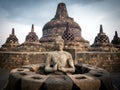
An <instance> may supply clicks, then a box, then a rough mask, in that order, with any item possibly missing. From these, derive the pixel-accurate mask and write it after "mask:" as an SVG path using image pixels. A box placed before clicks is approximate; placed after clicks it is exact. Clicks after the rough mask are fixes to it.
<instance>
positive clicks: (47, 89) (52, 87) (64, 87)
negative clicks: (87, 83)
mask: <svg viewBox="0 0 120 90" xmlns="http://www.w3.org/2000/svg"><path fill="white" fill-rule="evenodd" d="M72 87H73V82H72V80H71V79H70V78H69V77H68V76H66V75H51V76H50V77H49V78H48V79H47V80H46V81H45V84H44V90H72Z"/></svg>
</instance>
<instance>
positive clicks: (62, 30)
mask: <svg viewBox="0 0 120 90" xmlns="http://www.w3.org/2000/svg"><path fill="white" fill-rule="evenodd" d="M60 37H61V38H62V39H63V40H64V49H75V50H77V51H88V50H90V51H116V50H118V49H120V38H119V37H118V34H117V31H116V32H115V36H114V38H113V40H112V42H111V43H110V41H109V37H108V36H107V35H106V34H105V33H104V32H103V27H102V25H100V32H99V33H98V35H97V36H96V37H95V41H94V43H93V44H92V45H91V46H90V45H89V41H87V40H85V39H84V38H83V37H82V35H81V28H80V26H79V25H78V24H77V23H76V22H75V21H74V19H73V18H71V17H69V15H68V13H67V9H66V5H65V4H64V3H60V4H58V7H57V11H56V14H55V17H54V18H53V19H52V20H51V21H49V22H48V23H47V24H45V26H44V27H43V36H42V37H41V38H40V40H39V39H38V36H37V35H36V33H35V32H34V25H32V28H31V32H30V33H29V34H28V35H27V36H26V39H25V42H24V43H22V44H21V45H20V44H19V43H18V39H17V37H16V35H15V31H14V29H12V34H10V36H9V37H8V38H7V40H6V42H5V44H3V45H2V47H1V49H0V50H3V51H11V50H13V51H51V50H54V49H55V42H56V40H58V41H60V40H59V39H60Z"/></svg>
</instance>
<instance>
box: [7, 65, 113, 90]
mask: <svg viewBox="0 0 120 90" xmlns="http://www.w3.org/2000/svg"><path fill="white" fill-rule="evenodd" d="M33 66H35V65H29V66H24V67H21V68H16V69H13V70H12V71H11V72H10V75H9V82H8V84H7V87H6V89H5V90H115V89H114V86H113V84H112V81H111V79H110V75H109V73H108V72H107V71H106V70H104V69H101V68H95V67H92V66H90V65H82V66H76V67H77V68H76V71H75V73H74V74H71V75H69V74H66V75H53V74H47V75H45V74H38V73H36V72H33V71H31V70H30V68H32V67H33ZM78 67H79V69H78ZM77 69H78V70H77Z"/></svg>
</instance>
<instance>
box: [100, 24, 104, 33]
mask: <svg viewBox="0 0 120 90" xmlns="http://www.w3.org/2000/svg"><path fill="white" fill-rule="evenodd" d="M100 33H103V27H102V24H101V25H100Z"/></svg>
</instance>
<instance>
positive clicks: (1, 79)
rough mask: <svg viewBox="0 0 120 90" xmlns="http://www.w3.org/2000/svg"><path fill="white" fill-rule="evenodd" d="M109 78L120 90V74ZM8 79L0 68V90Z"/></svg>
mask: <svg viewBox="0 0 120 90" xmlns="http://www.w3.org/2000/svg"><path fill="white" fill-rule="evenodd" d="M110 75H111V78H112V81H113V84H114V85H115V86H116V87H117V88H118V90H120V72H119V73H111V74H110ZM8 77H9V71H7V70H4V69H1V68H0V90H3V87H4V86H5V85H6V82H7V79H8Z"/></svg>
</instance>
